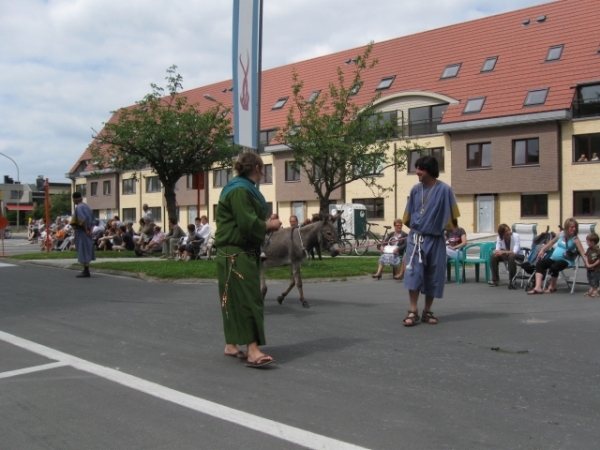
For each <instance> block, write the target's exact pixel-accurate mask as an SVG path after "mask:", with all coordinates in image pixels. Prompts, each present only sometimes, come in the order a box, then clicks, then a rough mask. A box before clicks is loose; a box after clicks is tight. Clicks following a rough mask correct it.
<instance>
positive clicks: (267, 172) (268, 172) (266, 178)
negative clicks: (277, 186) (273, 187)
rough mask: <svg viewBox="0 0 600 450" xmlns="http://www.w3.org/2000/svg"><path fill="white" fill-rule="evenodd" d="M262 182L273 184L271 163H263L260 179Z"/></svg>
mask: <svg viewBox="0 0 600 450" xmlns="http://www.w3.org/2000/svg"><path fill="white" fill-rule="evenodd" d="M260 182H261V183H262V184H273V164H265V168H264V169H263V177H262V180H260Z"/></svg>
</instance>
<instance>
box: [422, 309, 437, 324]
mask: <svg viewBox="0 0 600 450" xmlns="http://www.w3.org/2000/svg"><path fill="white" fill-rule="evenodd" d="M421 322H425V323H428V324H429V325H435V324H437V323H438V320H437V319H436V318H435V317H434V315H433V311H423V317H421Z"/></svg>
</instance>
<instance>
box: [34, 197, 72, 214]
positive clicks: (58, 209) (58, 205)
mask: <svg viewBox="0 0 600 450" xmlns="http://www.w3.org/2000/svg"><path fill="white" fill-rule="evenodd" d="M71 210H72V203H71V194H70V193H69V192H67V191H64V192H61V193H60V194H55V195H51V196H50V220H54V219H56V218H57V217H58V216H67V215H70V214H71ZM30 216H31V217H32V218H33V219H36V220H37V219H45V218H46V205H45V204H44V203H42V204H40V205H37V206H36V207H35V208H33V211H32V212H31V214H30Z"/></svg>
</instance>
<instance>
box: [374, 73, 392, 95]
mask: <svg viewBox="0 0 600 450" xmlns="http://www.w3.org/2000/svg"><path fill="white" fill-rule="evenodd" d="M395 79H396V75H394V76H393V77H386V78H382V79H381V81H380V82H379V85H378V86H377V87H376V88H375V90H376V91H383V90H384V89H389V88H390V86H391V85H392V83H393V82H394V80H395Z"/></svg>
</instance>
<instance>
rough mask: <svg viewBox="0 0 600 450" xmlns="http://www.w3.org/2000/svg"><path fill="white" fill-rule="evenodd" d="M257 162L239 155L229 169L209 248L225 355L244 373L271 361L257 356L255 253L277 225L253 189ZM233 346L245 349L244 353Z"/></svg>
mask: <svg viewBox="0 0 600 450" xmlns="http://www.w3.org/2000/svg"><path fill="white" fill-rule="evenodd" d="M263 167H264V165H263V162H262V159H261V158H260V156H258V155H257V154H254V153H243V154H242V155H240V158H239V159H238V161H237V162H236V164H235V170H236V171H237V172H238V174H239V175H238V176H237V177H235V178H233V179H232V180H231V181H230V182H229V183H228V184H227V185H226V186H225V187H224V188H223V191H222V192H221V196H220V198H219V204H218V207H217V212H216V222H217V232H216V233H215V245H216V246H217V248H218V253H217V272H218V278H219V295H220V298H221V311H222V315H223V329H224V332H225V342H226V346H225V351H224V353H225V355H226V356H233V357H237V358H240V359H246V358H247V359H248V361H247V363H246V365H247V366H248V367H262V366H265V365H267V364H270V363H271V362H273V361H274V359H273V358H272V357H271V356H268V355H265V354H264V353H262V352H261V350H260V348H259V346H260V345H265V344H266V339H265V331H264V304H263V298H262V292H261V288H260V278H259V272H260V267H259V264H260V260H259V253H260V252H259V249H260V246H261V245H262V243H263V241H264V239H265V233H266V232H267V231H275V230H278V229H279V227H280V226H281V222H280V221H279V220H278V219H269V220H268V221H265V219H264V218H265V217H266V213H267V210H266V206H267V205H266V202H265V199H264V197H263V196H262V194H261V193H260V192H259V191H258V189H257V188H256V186H255V183H256V182H258V181H259V180H260V179H261V177H262V170H263ZM238 345H247V348H248V351H247V353H245V352H242V351H241V350H239V348H238V347H237V346H238Z"/></svg>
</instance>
